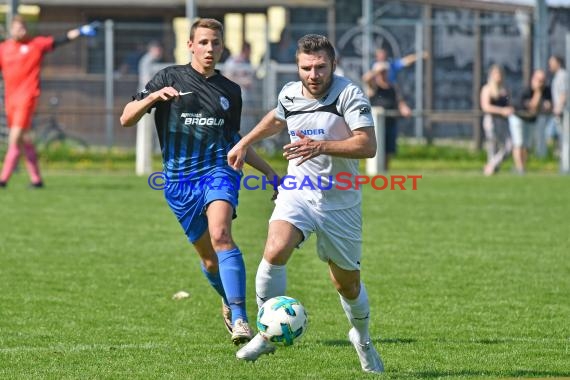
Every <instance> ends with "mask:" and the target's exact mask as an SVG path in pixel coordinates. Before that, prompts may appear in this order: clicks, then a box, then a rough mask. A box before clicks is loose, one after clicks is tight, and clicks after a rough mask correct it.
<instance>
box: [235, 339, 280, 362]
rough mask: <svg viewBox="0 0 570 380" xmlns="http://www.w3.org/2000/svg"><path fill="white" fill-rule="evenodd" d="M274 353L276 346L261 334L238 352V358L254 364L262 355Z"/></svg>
mask: <svg viewBox="0 0 570 380" xmlns="http://www.w3.org/2000/svg"><path fill="white" fill-rule="evenodd" d="M274 352H275V345H274V344H273V343H271V342H269V341H268V340H265V339H264V338H263V337H262V336H261V334H257V335H256V336H254V337H253V339H252V340H250V341H249V343H248V344H246V345H245V346H243V347H242V348H241V349H240V350H239V351H238V352H236V358H238V359H241V360H247V361H250V362H253V361H256V360H257V358H259V357H260V356H261V355H265V354H272V353H274Z"/></svg>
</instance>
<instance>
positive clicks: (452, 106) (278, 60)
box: [0, 3, 570, 147]
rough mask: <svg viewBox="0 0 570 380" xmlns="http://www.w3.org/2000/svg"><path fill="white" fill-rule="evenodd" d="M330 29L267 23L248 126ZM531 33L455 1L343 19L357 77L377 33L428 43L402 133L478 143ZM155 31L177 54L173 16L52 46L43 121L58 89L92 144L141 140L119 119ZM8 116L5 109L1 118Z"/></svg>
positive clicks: (67, 121) (407, 46)
mask: <svg viewBox="0 0 570 380" xmlns="http://www.w3.org/2000/svg"><path fill="white" fill-rule="evenodd" d="M568 14H569V13H566V16H564V15H561V14H560V13H553V16H552V20H551V27H550V30H553V31H556V33H554V32H553V33H552V34H551V35H550V37H549V38H550V40H549V42H550V43H549V47H550V53H553V54H558V55H561V56H570V52H568V53H567V51H566V50H567V48H566V41H565V33H560V31H561V30H563V29H561V27H560V25H563V27H564V28H567V27H568V25H567V24H566V22H567V21H569V19H570V16H569V15H568ZM74 26H75V25H65V24H53V23H42V24H38V25H35V26H34V28H33V32H34V33H36V34H52V35H62V34H64V33H65V31H67V30H68V29H70V28H72V27H74ZM327 30H328V29H327V25H326V24H318V23H305V24H303V25H298V24H291V25H288V26H287V31H288V33H290V42H289V45H288V46H280V45H279V43H278V42H277V41H270V40H269V37H267V36H269V35H270V33H268V31H267V30H259V31H254V32H255V33H252V35H262V36H265V37H264V38H265V40H263V41H261V42H260V41H251V40H250V41H249V42H255V43H256V46H260V45H261V46H263V47H265V48H266V49H265V50H266V51H268V52H269V54H265V55H264V56H263V57H262V59H261V60H259V59H256V60H254V67H252V70H253V83H252V86H251V87H250V88H248V89H247V90H246V91H245V92H247V94H246V96H247V101H246V102H245V103H244V118H243V129H244V131H246V132H247V131H248V130H249V129H250V128H251V127H252V126H253V124H254V123H255V122H256V121H257V120H259V119H260V118H261V116H262V115H263V114H265V112H266V111H267V110H268V109H270V108H272V107H274V106H275V101H276V96H277V93H278V91H279V89H280V88H281V86H282V85H283V84H284V83H286V82H287V81H290V80H295V79H296V78H297V76H296V68H295V65H294V47H295V46H294V43H295V41H296V40H297V38H298V37H300V36H301V35H304V34H306V33H323V34H325V33H327ZM525 33H526V32H525V24H524V23H523V24H521V20H520V19H519V18H517V15H516V14H505V13H474V12H473V11H469V10H460V11H457V10H454V11H451V10H446V9H432V11H431V13H430V14H426V13H425V10H424V8H422V7H421V6H413V5H410V4H407V5H403V4H399V3H390V4H389V6H386V7H377V8H376V9H375V10H374V15H373V27H372V29H367V28H366V27H365V25H363V24H351V25H343V24H338V25H336V26H335V45H336V47H337V50H338V53H339V57H340V61H339V64H340V66H341V67H342V69H343V71H344V75H346V76H347V77H349V78H351V79H352V80H354V81H355V82H357V83H360V77H361V75H362V73H363V71H364V69H365V68H367V67H370V63H371V55H370V54H367V52H366V51H365V44H364V40H365V37H366V36H367V35H369V36H370V37H371V41H372V44H371V46H370V47H384V48H386V49H387V50H388V51H389V52H390V53H391V55H392V56H393V57H401V56H404V55H406V54H409V53H414V52H417V51H419V50H426V51H428V52H429V54H430V58H429V59H427V60H425V61H422V60H420V61H418V62H417V64H416V65H415V66H412V67H409V68H407V69H405V70H404V71H403V72H402V73H401V74H400V76H399V78H398V83H399V86H400V88H401V90H402V92H403V94H404V97H405V99H406V101H407V102H408V104H410V105H411V106H412V108H414V109H415V111H416V113H415V114H416V115H417V116H416V117H415V118H414V119H412V120H402V121H401V122H400V123H399V127H400V131H401V135H403V136H412V137H413V136H415V137H419V138H428V139H430V140H431V141H433V140H437V139H438V138H442V137H445V138H447V139H459V140H469V141H472V142H473V146H475V147H478V146H479V144H478V142H480V139H481V134H480V121H479V111H478V110H479V105H478V94H479V90H480V87H481V85H482V84H483V83H484V81H485V79H486V76H487V69H488V67H489V66H490V65H491V64H493V63H499V64H501V65H502V66H503V67H504V68H505V73H506V82H507V86H508V87H509V88H510V90H511V91H512V93H513V94H517V93H519V92H520V90H521V89H522V88H523V87H524V86H525V84H526V82H527V80H528V77H529V71H530V69H531V67H530V66H529V62H530V61H531V57H530V51H529V49H528V45H527V41H528V35H526V34H525ZM151 40H157V41H159V42H160V43H161V44H162V45H163V46H164V57H163V61H164V62H173V61H174V50H175V48H176V43H177V36H176V34H175V30H174V28H173V26H172V25H171V24H164V23H140V24H139V23H122V22H112V21H107V22H106V23H105V27H104V30H103V31H102V32H101V33H99V34H98V36H97V37H95V38H83V39H80V40H78V41H74V42H71V43H69V44H67V45H65V46H62V47H60V48H58V49H57V50H56V51H54V52H53V53H51V54H49V55H48V56H47V58H46V60H45V64H44V68H43V72H42V95H41V98H40V102H39V108H38V112H37V117H36V124H37V126H38V128H40V127H41V123H42V120H44V119H45V117H46V116H47V115H49V113H50V112H52V108H51V106H50V104H51V102H50V99H52V98H54V97H57V98H58V99H59V102H58V109H57V117H58V120H59V122H60V123H61V125H62V126H63V127H64V130H65V131H66V132H69V133H72V134H74V135H77V136H80V137H82V138H83V139H84V140H86V141H88V142H89V144H90V145H95V146H125V147H133V146H134V144H135V141H136V137H135V136H136V131H135V129H134V128H120V127H119V123H118V119H119V116H120V113H121V112H122V108H123V106H124V105H125V104H126V103H127V102H128V101H129V100H130V99H131V96H132V95H133V94H134V93H135V92H136V91H137V89H138V87H139V84H138V82H139V77H138V73H137V63H138V60H139V59H140V57H141V56H142V54H144V51H145V47H146V45H147V43H148V42H149V41H151ZM369 50H370V49H369ZM281 52H283V54H282V53H281ZM233 53H237V52H235V51H234V52H233ZM368 53H371V52H370V51H368ZM257 58H259V57H257ZM221 68H222V69H223V66H221ZM569 98H570V97H569ZM1 120H2V116H0V124H1Z"/></svg>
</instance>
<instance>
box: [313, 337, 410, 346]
mask: <svg viewBox="0 0 570 380" xmlns="http://www.w3.org/2000/svg"><path fill="white" fill-rule="evenodd" d="M372 342H373V343H374V344H377V345H380V344H411V343H416V342H417V339H412V338H383V339H372ZM318 343H321V344H324V345H325V346H350V345H351V343H350V342H349V341H348V339H346V340H340V339H329V340H321V341H318Z"/></svg>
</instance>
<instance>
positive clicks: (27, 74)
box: [0, 15, 99, 188]
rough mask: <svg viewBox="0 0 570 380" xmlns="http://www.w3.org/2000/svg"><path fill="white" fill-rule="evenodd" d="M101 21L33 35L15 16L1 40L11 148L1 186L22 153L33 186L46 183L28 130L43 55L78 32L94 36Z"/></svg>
mask: <svg viewBox="0 0 570 380" xmlns="http://www.w3.org/2000/svg"><path fill="white" fill-rule="evenodd" d="M98 25H99V24H98V23H91V24H88V25H83V26H81V27H79V28H76V29H71V30H69V31H68V32H67V33H66V34H65V35H64V36H62V37H59V38H55V37H52V36H37V37H30V36H29V35H28V30H27V27H26V22H25V21H24V19H23V18H22V17H21V16H20V15H16V16H14V17H13V19H12V23H11V24H10V38H9V39H7V40H6V41H4V42H2V43H0V70H2V76H3V78H4V91H5V96H4V99H5V106H6V117H7V121H8V128H9V131H10V132H9V137H8V139H9V142H8V150H7V152H6V156H5V157H4V163H3V165H2V172H1V173H0V188H1V187H6V185H7V183H8V180H9V179H10V176H11V175H12V172H13V171H14V168H15V167H16V164H17V163H18V159H19V157H20V154H21V153H23V154H24V157H25V159H26V167H27V169H28V172H29V174H30V180H31V184H30V186H31V187H32V188H40V187H43V181H42V177H41V175H40V169H39V165H38V159H37V154H36V150H35V148H34V145H33V143H32V140H31V137H30V136H29V133H28V132H29V131H30V127H31V122H32V116H33V114H34V111H35V109H36V104H37V99H38V97H39V95H40V69H41V64H42V60H43V57H44V55H45V54H46V53H49V52H51V51H52V50H53V49H55V48H56V47H58V46H60V45H62V44H64V43H66V42H69V41H72V40H74V39H76V38H78V37H79V36H95V35H96V33H97V27H98Z"/></svg>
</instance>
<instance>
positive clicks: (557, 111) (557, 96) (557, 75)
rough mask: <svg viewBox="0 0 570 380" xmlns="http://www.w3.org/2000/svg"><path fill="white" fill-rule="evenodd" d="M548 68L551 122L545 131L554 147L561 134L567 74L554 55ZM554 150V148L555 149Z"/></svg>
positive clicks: (559, 60) (566, 91)
mask: <svg viewBox="0 0 570 380" xmlns="http://www.w3.org/2000/svg"><path fill="white" fill-rule="evenodd" d="M548 68H549V69H550V73H551V74H552V75H553V78H552V84H551V89H552V114H553V116H554V117H553V118H552V122H551V123H549V128H548V129H547V138H548V139H549V140H551V144H552V145H555V146H556V143H555V141H556V140H557V139H558V138H559V137H560V135H561V132H562V116H563V114H564V108H565V107H566V100H567V95H566V94H567V93H568V73H567V72H566V69H565V68H564V60H563V59H562V58H561V57H559V56H556V55H553V56H551V57H550V58H549V59H548ZM555 149H556V147H555Z"/></svg>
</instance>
